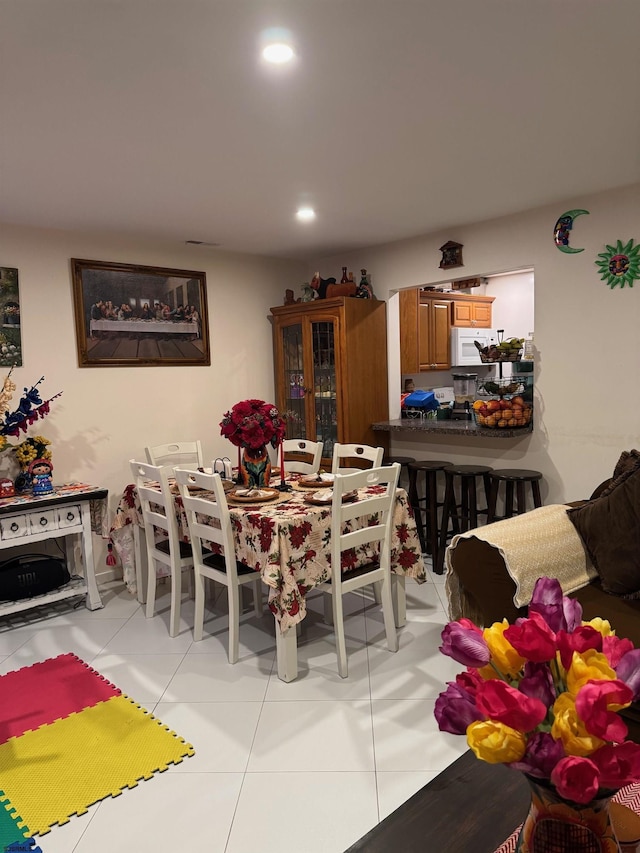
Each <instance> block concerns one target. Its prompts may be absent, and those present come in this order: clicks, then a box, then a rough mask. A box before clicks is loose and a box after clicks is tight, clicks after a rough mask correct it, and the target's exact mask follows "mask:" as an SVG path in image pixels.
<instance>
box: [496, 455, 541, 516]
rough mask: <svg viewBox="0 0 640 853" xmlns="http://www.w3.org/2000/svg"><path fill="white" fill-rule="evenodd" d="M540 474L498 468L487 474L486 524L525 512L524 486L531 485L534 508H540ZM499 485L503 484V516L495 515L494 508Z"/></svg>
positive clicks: (523, 470)
mask: <svg viewBox="0 0 640 853" xmlns="http://www.w3.org/2000/svg"><path fill="white" fill-rule="evenodd" d="M541 479H542V474H541V473H540V471H529V470H527V469H526V468H499V469H494V470H493V471H492V472H491V473H490V474H489V480H490V481H491V489H490V491H489V506H488V513H487V524H490V523H491V522H492V521H497V520H499V519H502V518H511V517H512V516H513V514H514V512H515V514H516V515H521V514H522V513H523V512H526V511H527V507H526V503H527V501H526V495H525V486H526V484H527V483H531V497H532V498H533V506H534V508H536V507H539V506H542V499H541V497H540V480H541ZM500 483H505V484H506V488H505V496H504V515H500V516H498V515H496V506H497V503H498V490H499V488H500ZM514 485H515V487H516V506H515V507H514V504H513V487H514Z"/></svg>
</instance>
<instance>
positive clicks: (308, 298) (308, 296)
mask: <svg viewBox="0 0 640 853" xmlns="http://www.w3.org/2000/svg"><path fill="white" fill-rule="evenodd" d="M315 298H316V292H315V290H314V289H313V288H312V287H311V285H310V284H309V282H308V281H305V283H304V284H303V285H302V297H301V299H300V301H301V302H313V300H314V299H315Z"/></svg>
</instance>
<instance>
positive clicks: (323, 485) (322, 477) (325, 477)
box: [298, 474, 335, 489]
mask: <svg viewBox="0 0 640 853" xmlns="http://www.w3.org/2000/svg"><path fill="white" fill-rule="evenodd" d="M334 479H335V478H334V475H333V474H312V475H311V476H307V477H300V479H299V480H298V485H299V486H301V487H302V488H303V489H330V488H331V486H332V485H333V481H334Z"/></svg>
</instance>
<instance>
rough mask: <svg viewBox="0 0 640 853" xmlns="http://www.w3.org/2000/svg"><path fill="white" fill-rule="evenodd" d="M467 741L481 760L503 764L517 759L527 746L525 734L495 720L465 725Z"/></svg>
mask: <svg viewBox="0 0 640 853" xmlns="http://www.w3.org/2000/svg"><path fill="white" fill-rule="evenodd" d="M467 743H468V744H469V746H470V747H471V749H472V750H473V752H474V753H475V755H476V758H480V759H481V760H482V761H486V762H487V763H488V764H505V763H508V762H510V761H519V760H520V759H521V758H522V756H523V755H524V754H525V751H526V748H527V738H526V736H525V735H524V734H523V733H522V732H519V731H516V729H512V728H510V727H509V726H505V725H504V723H498V722H496V721H495V720H485V721H484V722H483V721H477V722H475V723H470V724H469V726H467Z"/></svg>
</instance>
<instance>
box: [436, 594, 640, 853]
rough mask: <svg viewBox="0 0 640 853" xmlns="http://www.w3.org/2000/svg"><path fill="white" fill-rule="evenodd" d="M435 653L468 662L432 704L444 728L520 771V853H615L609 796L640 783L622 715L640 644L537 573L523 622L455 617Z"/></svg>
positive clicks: (637, 678)
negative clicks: (589, 614) (526, 805)
mask: <svg viewBox="0 0 640 853" xmlns="http://www.w3.org/2000/svg"><path fill="white" fill-rule="evenodd" d="M442 641H443V642H442V646H441V647H440V651H441V652H442V653H443V654H446V655H448V656H449V657H452V658H453V659H454V660H455V661H457V662H458V663H460V664H462V665H463V666H465V667H466V670H465V671H464V672H461V673H459V674H458V675H457V676H456V680H455V681H454V682H450V683H449V684H448V686H447V689H446V690H445V691H444V692H443V693H441V694H440V696H439V697H438V699H437V700H436V704H435V716H436V720H437V721H438V725H439V727H440V729H441V730H442V731H447V732H451V733H452V734H461V735H465V736H466V738H467V743H468V744H469V746H470V747H471V749H472V751H473V752H474V753H475V755H476V757H477V758H479V759H481V760H483V761H487V762H489V763H491V764H506V765H508V766H509V767H511V768H513V769H515V770H519V771H521V772H523V773H524V774H525V775H526V777H527V780H528V782H529V785H530V788H531V806H530V809H529V813H528V815H527V816H526V819H525V821H524V824H523V827H522V830H521V832H520V835H519V838H518V841H517V846H516V851H520V853H552V851H557V850H562V851H565V853H577V851H580V853H584V851H591V850H593V851H598V853H616V851H619V850H620V849H621V848H620V845H619V843H618V840H617V838H616V834H615V830H614V827H613V825H612V822H611V818H610V812H609V800H610V799H611V797H612V796H613V795H614V794H615V793H616V791H617V790H618V789H620V788H623V787H625V786H627V785H629V784H631V783H635V782H639V781H640V745H638V744H636V743H634V742H633V741H630V740H627V734H628V729H627V725H626V723H625V721H624V719H623V718H622V717H620V716H619V714H618V711H620V710H622V709H624V708H627V707H628V706H629V705H630V704H631V703H632V702H633V701H635V700H637V699H638V698H640V649H635V648H634V647H633V643H632V642H631V641H630V640H628V639H623V638H620V637H617V636H616V634H615V631H614V630H613V629H612V627H611V625H610V624H609V623H608V622H607V621H606V620H603V619H599V618H596V619H591V620H590V621H583V620H582V607H581V605H580V603H579V602H578V601H576V600H574V599H570V598H567V597H565V596H563V595H562V589H561V586H560V583H559V582H558V581H557V580H556V579H553V578H539V579H538V581H537V582H536V585H535V589H534V593H533V597H532V599H531V602H530V604H529V613H528V617H526V618H520V619H517V620H516V622H515V624H513V625H510V624H509V623H508V622H507V620H506V619H505V620H503V621H502V622H495V623H494V624H493V625H490V626H489V627H486V628H484V629H481V628H479V627H477V626H476V625H475V624H474V623H473V622H471V621H470V620H469V619H465V618H463V619H459V620H457V621H456V622H450V623H449V624H448V625H446V626H445V628H444V630H443V632H442Z"/></svg>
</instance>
